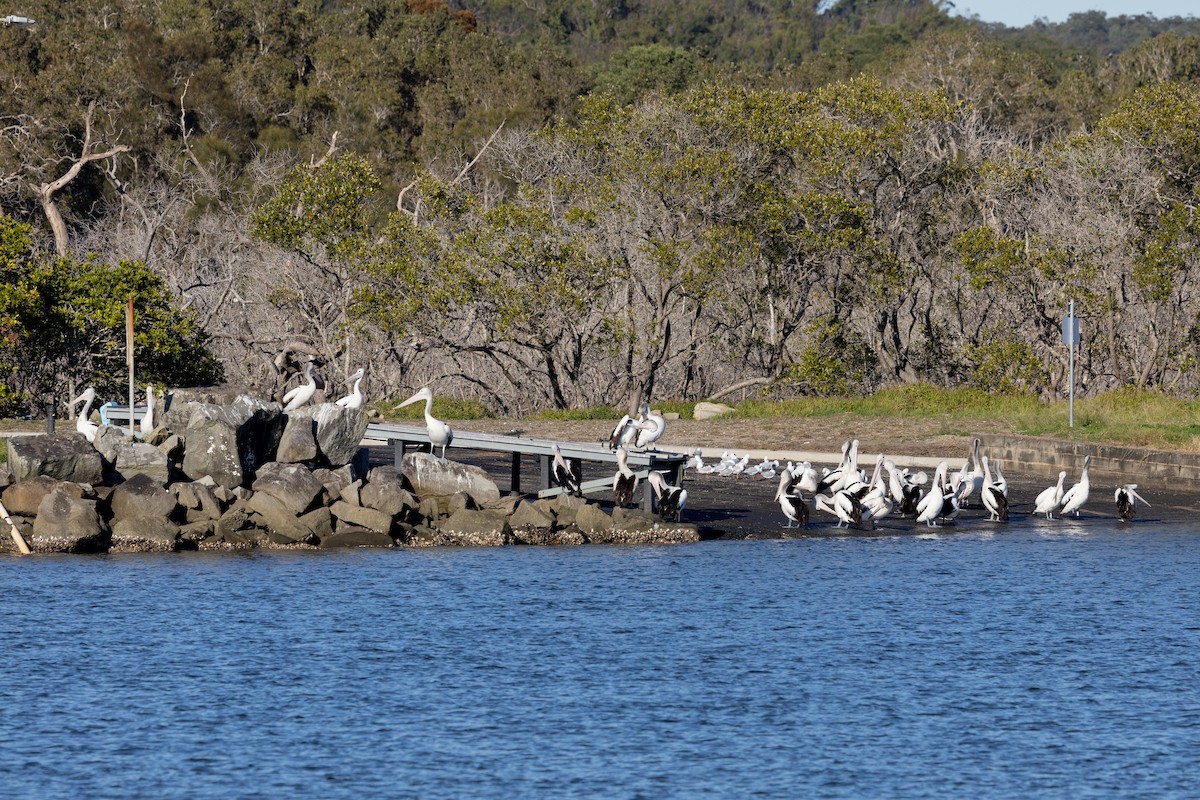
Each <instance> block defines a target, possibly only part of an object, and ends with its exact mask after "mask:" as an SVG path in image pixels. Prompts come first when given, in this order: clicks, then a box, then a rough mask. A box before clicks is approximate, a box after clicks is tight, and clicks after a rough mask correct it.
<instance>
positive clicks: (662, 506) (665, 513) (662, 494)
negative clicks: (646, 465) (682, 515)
mask: <svg viewBox="0 0 1200 800" xmlns="http://www.w3.org/2000/svg"><path fill="white" fill-rule="evenodd" d="M647 480H649V481H650V488H652V489H653V490H654V496H655V497H657V498H658V513H659V514H661V515H662V518H663V519H665V520H668V521H670V522H679V512H681V511H683V507H684V506H685V505H687V490H686V489H684V488H682V487H680V486H672V485H671V484H669V483H667V479H666V478H665V477H664V476H663V474H662V472H660V471H659V470H654V471H653V472H651V473H650V475H649V476H648V477H647Z"/></svg>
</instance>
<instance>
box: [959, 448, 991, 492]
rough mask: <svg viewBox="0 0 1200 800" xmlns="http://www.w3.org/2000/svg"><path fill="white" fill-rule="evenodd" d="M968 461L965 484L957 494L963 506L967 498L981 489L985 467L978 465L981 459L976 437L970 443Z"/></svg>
mask: <svg viewBox="0 0 1200 800" xmlns="http://www.w3.org/2000/svg"><path fill="white" fill-rule="evenodd" d="M970 461H971V468H970V469H969V470H967V473H966V475H965V485H964V486H963V487H962V489H961V492H960V494H959V502H960V503H961V504H962V505H964V506H965V505H967V498H969V497H970V496H971V495H972V494H975V493H977V492H979V491H980V490H981V489H983V481H984V473H985V472H986V469H987V468H986V467H981V466H980V464H981V461H980V458H979V439H978V438H977V439H975V441H974V442H972V443H971V459H970ZM964 466H965V465H964Z"/></svg>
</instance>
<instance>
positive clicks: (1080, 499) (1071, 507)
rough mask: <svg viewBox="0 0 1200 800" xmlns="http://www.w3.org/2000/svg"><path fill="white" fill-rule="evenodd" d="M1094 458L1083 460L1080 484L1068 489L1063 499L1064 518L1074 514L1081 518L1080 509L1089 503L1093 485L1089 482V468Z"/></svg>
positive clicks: (1086, 457) (1088, 457) (1089, 457)
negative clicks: (1089, 493)
mask: <svg viewBox="0 0 1200 800" xmlns="http://www.w3.org/2000/svg"><path fill="white" fill-rule="evenodd" d="M1091 463H1092V457H1091V456H1085V457H1084V459H1083V472H1081V473H1080V474H1079V483H1077V484H1075V485H1074V486H1072V487H1071V488H1070V489H1067V492H1066V494H1064V495H1063V499H1062V516H1064V517H1065V516H1067V514H1074V515H1075V516H1077V517H1078V516H1079V509H1080V508H1082V507H1083V504H1084V503H1086V502H1087V499H1088V492H1089V491H1091V487H1092V484H1091V482H1090V481H1089V480H1088V467H1089V466H1091Z"/></svg>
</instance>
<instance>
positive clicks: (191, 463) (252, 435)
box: [172, 395, 284, 489]
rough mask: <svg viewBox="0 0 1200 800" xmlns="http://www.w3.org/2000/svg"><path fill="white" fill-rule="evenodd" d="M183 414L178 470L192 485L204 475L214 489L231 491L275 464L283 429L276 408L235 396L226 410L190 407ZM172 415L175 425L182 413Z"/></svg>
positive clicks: (222, 407)
mask: <svg viewBox="0 0 1200 800" xmlns="http://www.w3.org/2000/svg"><path fill="white" fill-rule="evenodd" d="M177 403H178V401H177ZM186 409H187V416H186V420H187V425H186V432H185V434H184V440H185V441H186V442H187V446H186V448H185V449H184V453H183V464H182V465H181V468H182V470H183V473H184V474H185V475H186V476H187V477H188V478H190V479H191V480H197V479H199V478H201V477H203V476H205V475H209V476H211V477H212V479H213V481H214V482H215V483H216V484H217V485H218V486H224V487H225V488H227V489H232V488H233V487H235V486H242V485H244V484H245V483H246V482H247V481H249V480H253V478H254V475H255V472H256V471H257V469H258V467H259V466H260V465H262V464H265V463H267V462H268V461H271V460H273V459H274V455H275V451H276V448H277V447H278V445H279V439H280V437H281V436H282V435H283V424H284V416H283V411H282V409H281V408H280V407H279V405H278V404H277V403H271V404H264V403H262V402H260V401H258V400H256V399H254V398H252V397H247V396H245V395H240V396H238V398H237V399H236V400H235V401H234V402H233V403H232V404H231V405H228V406H217V405H211V404H208V403H189V404H187V406H186ZM172 413H173V414H175V415H176V416H175V417H173V419H174V418H178V417H179V416H182V415H183V413H184V411H183V409H176V408H173V409H172Z"/></svg>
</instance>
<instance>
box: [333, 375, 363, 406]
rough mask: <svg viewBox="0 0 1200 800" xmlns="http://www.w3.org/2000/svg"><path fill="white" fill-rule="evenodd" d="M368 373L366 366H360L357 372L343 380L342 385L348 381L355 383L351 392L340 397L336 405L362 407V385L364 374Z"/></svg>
mask: <svg viewBox="0 0 1200 800" xmlns="http://www.w3.org/2000/svg"><path fill="white" fill-rule="evenodd" d="M366 374H367V371H366V370H365V369H364V368H362V367H359V368H358V371H357V372H355V373H354V374H353V375H351V376H350V377H349V378H346V380H345V381H343V382H342V385H343V386H344V385H345V384H347V383H353V384H354V386H353V387H352V388H351V389H350V394H348V395H346V396H345V397H340V398H338V400H337V403H336V404H335V405H339V406H341V407H342V408H362V406H363V393H362V389H361V388H360V387H361V386H362V379H363V376H364V375H366Z"/></svg>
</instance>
